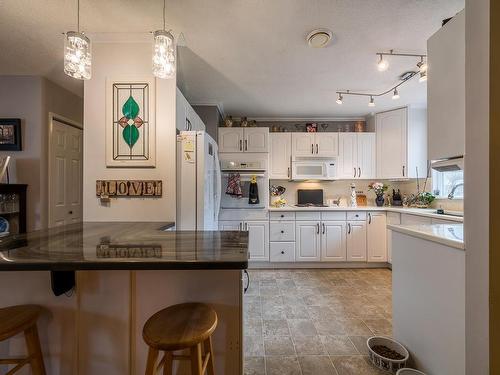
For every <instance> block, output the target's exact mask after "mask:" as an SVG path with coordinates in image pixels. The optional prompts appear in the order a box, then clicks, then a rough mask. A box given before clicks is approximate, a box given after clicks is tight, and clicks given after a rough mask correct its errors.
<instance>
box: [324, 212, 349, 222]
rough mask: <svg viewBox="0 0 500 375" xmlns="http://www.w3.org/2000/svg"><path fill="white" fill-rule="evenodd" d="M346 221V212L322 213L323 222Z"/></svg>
mask: <svg viewBox="0 0 500 375" xmlns="http://www.w3.org/2000/svg"><path fill="white" fill-rule="evenodd" d="M345 219H346V213H345V211H342V212H337V211H335V212H322V213H321V220H329V221H345Z"/></svg>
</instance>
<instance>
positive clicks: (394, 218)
mask: <svg viewBox="0 0 500 375" xmlns="http://www.w3.org/2000/svg"><path fill="white" fill-rule="evenodd" d="M387 224H396V225H399V224H401V214H399V213H398V212H388V213H387ZM386 232H387V261H388V262H389V263H392V233H391V232H392V230H390V229H387V231H386Z"/></svg>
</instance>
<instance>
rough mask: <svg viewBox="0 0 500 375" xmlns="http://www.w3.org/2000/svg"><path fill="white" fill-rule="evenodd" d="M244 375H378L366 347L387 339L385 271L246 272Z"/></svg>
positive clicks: (388, 273)
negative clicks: (376, 338)
mask: <svg viewBox="0 0 500 375" xmlns="http://www.w3.org/2000/svg"><path fill="white" fill-rule="evenodd" d="M249 274H250V287H249V290H248V291H247V293H246V294H245V297H244V310H245V328H244V333H245V337H244V348H245V349H244V351H245V375H372V374H373V375H378V374H386V372H382V371H378V370H377V369H375V368H374V367H372V366H371V365H370V364H369V362H368V357H367V351H366V348H365V346H366V344H365V343H366V339H367V338H368V337H369V336H372V335H374V334H377V335H378V334H382V335H392V316H391V311H392V306H391V298H392V295H391V271H390V270H388V269H349V270H347V269H327V270H319V269H318V270H251V271H249Z"/></svg>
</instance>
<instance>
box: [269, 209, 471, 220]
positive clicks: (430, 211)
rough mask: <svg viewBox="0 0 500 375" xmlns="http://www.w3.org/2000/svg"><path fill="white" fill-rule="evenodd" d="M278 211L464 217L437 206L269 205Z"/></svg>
mask: <svg viewBox="0 0 500 375" xmlns="http://www.w3.org/2000/svg"><path fill="white" fill-rule="evenodd" d="M276 211H297V212H300V211H388V212H399V213H403V214H411V215H419V216H425V217H430V218H435V219H443V220H449V221H456V222H457V223H462V222H463V221H464V218H463V217H462V216H455V215H446V214H438V213H436V209H435V208H408V207H396V206H383V207H377V206H358V207H347V206H346V207H342V206H338V207H337V206H329V207H296V206H285V207H281V208H277V207H269V212H276Z"/></svg>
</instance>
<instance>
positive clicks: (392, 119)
mask: <svg viewBox="0 0 500 375" xmlns="http://www.w3.org/2000/svg"><path fill="white" fill-rule="evenodd" d="M375 126H376V138H377V146H376V148H377V157H376V163H377V178H383V179H406V178H415V177H416V176H417V172H418V176H419V177H425V176H426V174H427V121H426V110H425V109H410V108H407V107H404V108H398V109H395V110H392V111H387V112H382V113H377V114H376V117H375Z"/></svg>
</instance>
